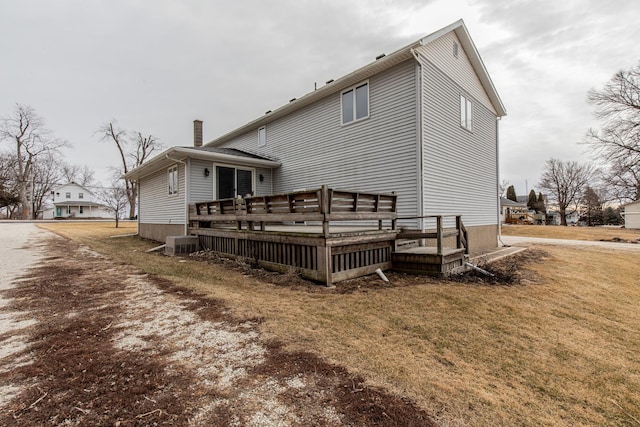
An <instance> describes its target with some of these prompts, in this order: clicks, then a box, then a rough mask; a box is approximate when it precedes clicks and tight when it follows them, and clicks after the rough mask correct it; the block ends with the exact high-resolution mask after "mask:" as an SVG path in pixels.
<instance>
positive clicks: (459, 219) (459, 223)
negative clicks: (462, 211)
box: [456, 215, 462, 249]
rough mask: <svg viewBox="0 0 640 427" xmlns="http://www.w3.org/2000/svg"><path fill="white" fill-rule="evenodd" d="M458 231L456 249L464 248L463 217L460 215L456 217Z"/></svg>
mask: <svg viewBox="0 0 640 427" xmlns="http://www.w3.org/2000/svg"><path fill="white" fill-rule="evenodd" d="M456 231H457V232H458V234H457V236H456V248H458V249H461V248H462V217H461V216H460V215H456Z"/></svg>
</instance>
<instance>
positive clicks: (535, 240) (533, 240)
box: [500, 236, 640, 252]
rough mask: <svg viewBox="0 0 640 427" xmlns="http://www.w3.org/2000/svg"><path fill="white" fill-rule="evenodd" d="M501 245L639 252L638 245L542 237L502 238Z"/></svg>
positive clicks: (639, 247) (639, 245)
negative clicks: (552, 246) (580, 247)
mask: <svg viewBox="0 0 640 427" xmlns="http://www.w3.org/2000/svg"><path fill="white" fill-rule="evenodd" d="M500 239H501V240H502V243H504V244H505V245H507V246H522V245H526V244H534V245H555V246H582V247H584V246H586V247H592V248H602V249H615V250H621V251H635V252H640V244H636V243H618V242H598V241H591V240H567V239H547V238H542V237H523V236H502V237H501V238H500Z"/></svg>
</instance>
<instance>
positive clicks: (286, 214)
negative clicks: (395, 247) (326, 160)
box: [189, 185, 397, 235]
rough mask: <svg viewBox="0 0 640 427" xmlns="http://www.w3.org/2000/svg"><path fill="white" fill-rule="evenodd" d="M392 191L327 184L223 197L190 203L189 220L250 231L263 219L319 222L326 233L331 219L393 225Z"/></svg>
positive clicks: (269, 220)
mask: <svg viewBox="0 0 640 427" xmlns="http://www.w3.org/2000/svg"><path fill="white" fill-rule="evenodd" d="M396 203H397V196H396V195H395V194H383V193H364V192H353V191H339V190H333V189H330V188H328V187H327V186H326V185H325V186H322V188H319V189H316V190H305V191H295V192H292V193H286V194H275V195H268V196H250V197H245V198H244V199H222V200H213V201H210V202H200V203H194V204H191V205H190V209H189V220H190V222H191V223H192V224H193V225H197V226H198V227H203V226H205V228H206V224H207V223H219V222H233V221H235V222H236V223H237V228H238V229H241V228H242V223H243V222H244V223H246V224H247V227H248V229H249V230H253V229H254V226H255V225H256V224H258V225H259V227H260V230H264V226H265V223H266V222H270V223H281V222H302V221H304V222H306V221H317V222H322V226H323V234H324V235H328V234H329V223H330V222H331V221H367V220H368V221H376V220H377V221H378V227H379V228H380V229H382V221H384V220H388V221H391V228H392V229H395V226H396V217H397V213H396Z"/></svg>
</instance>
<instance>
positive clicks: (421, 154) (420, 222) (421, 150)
mask: <svg viewBox="0 0 640 427" xmlns="http://www.w3.org/2000/svg"><path fill="white" fill-rule="evenodd" d="M411 53H412V54H413V57H414V58H415V59H416V63H417V67H418V70H419V72H418V78H417V82H416V100H417V102H416V115H417V122H418V123H417V127H418V129H417V135H416V140H417V145H418V162H417V163H418V165H417V166H418V194H417V197H416V199H417V203H418V216H419V217H421V218H419V219H418V228H419V229H420V230H422V231H425V230H424V218H422V217H423V216H424V200H423V195H424V147H423V141H422V63H421V62H420V57H419V56H418V53H417V52H416V51H415V49H413V48H412V49H411ZM421 242H424V240H422V241H421Z"/></svg>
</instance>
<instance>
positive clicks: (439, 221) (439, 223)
mask: <svg viewBox="0 0 640 427" xmlns="http://www.w3.org/2000/svg"><path fill="white" fill-rule="evenodd" d="M436 233H437V235H438V237H436V240H437V242H438V255H442V247H443V241H442V235H443V234H444V230H443V229H442V216H441V215H438V216H437V217H436Z"/></svg>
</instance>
